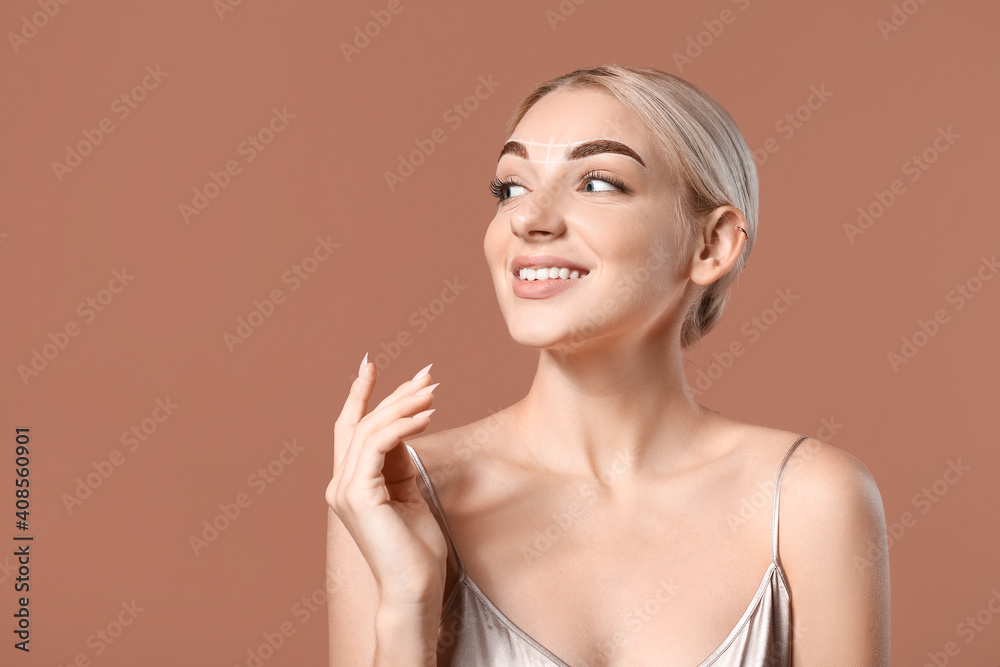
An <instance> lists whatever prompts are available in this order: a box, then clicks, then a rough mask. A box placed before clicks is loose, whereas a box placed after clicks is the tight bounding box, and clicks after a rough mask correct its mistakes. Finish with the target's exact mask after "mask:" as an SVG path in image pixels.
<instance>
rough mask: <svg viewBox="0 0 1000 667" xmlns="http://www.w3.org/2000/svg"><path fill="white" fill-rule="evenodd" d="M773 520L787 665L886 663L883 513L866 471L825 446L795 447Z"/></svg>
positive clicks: (880, 666)
mask: <svg viewBox="0 0 1000 667" xmlns="http://www.w3.org/2000/svg"><path fill="white" fill-rule="evenodd" d="M816 445H818V446H816ZM796 458H799V461H798V462H796V461H795V459H796ZM793 464H795V465H793ZM778 525H779V528H778V557H779V559H780V560H781V565H782V568H783V569H784V570H785V573H786V574H787V575H788V584H789V588H790V593H791V607H792V610H791V615H792V665H793V667H807V666H808V667H812V666H814V665H851V666H852V667H884V666H885V665H889V664H890V657H891V656H890V641H889V548H888V542H887V538H886V524H885V510H884V509H883V506H882V498H881V496H880V494H879V490H878V486H877V485H876V483H875V480H874V479H873V478H872V475H871V473H870V472H869V471H868V468H866V467H865V465H864V464H863V463H862V462H861V461H859V460H858V459H857V458H856V457H854V456H853V455H851V454H850V453H848V452H845V451H843V450H841V449H838V448H836V447H833V446H831V445H828V444H826V443H821V442H818V443H814V444H813V446H810V447H808V448H804V447H800V448H799V451H796V452H795V453H793V454H792V457H791V458H790V459H789V460H788V466H787V467H786V469H785V473H784V477H783V479H782V482H781V496H780V499H779V523H778Z"/></svg>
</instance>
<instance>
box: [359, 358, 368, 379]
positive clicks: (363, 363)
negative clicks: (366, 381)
mask: <svg viewBox="0 0 1000 667" xmlns="http://www.w3.org/2000/svg"><path fill="white" fill-rule="evenodd" d="M366 368H368V353H367V352H365V358H364V359H362V360H361V368H359V369H358V377H361V374H362V373H364V372H365V369H366Z"/></svg>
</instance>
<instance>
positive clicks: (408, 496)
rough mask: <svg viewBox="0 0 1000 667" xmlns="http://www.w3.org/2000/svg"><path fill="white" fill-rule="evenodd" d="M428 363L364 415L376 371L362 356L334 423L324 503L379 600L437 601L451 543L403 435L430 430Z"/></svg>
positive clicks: (400, 603) (403, 604)
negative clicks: (423, 490) (355, 548)
mask: <svg viewBox="0 0 1000 667" xmlns="http://www.w3.org/2000/svg"><path fill="white" fill-rule="evenodd" d="M430 367H431V365H428V366H427V367H425V368H423V369H421V370H420V371H419V372H418V373H417V374H416V375H415V376H414V378H413V379H412V380H410V381H408V382H404V383H403V384H401V385H399V387H397V388H396V391H394V392H393V393H392V394H390V395H389V396H387V397H386V398H385V399H384V400H383V401H382V402H381V403H379V404H378V406H377V407H376V408H375V409H374V410H372V411H371V412H370V413H367V414H366V412H367V409H368V400H369V398H371V395H372V391H373V389H374V387H375V380H376V378H377V376H378V370H377V368H376V367H375V364H373V363H370V362H368V355H367V354H366V355H365V358H364V361H362V362H361V370H360V372H359V374H358V378H357V379H356V380H355V381H354V384H353V385H351V391H350V394H349V395H348V397H347V401H346V402H345V403H344V408H343V410H341V413H340V416H339V417H338V418H337V422H336V424H335V426H334V445H333V453H334V465H333V479H332V481H331V482H330V484H329V485H328V486H327V489H326V501H327V503H328V504H329V505H330V507H331V508H332V509H333V511H334V512H335V513H336V514H337V516H338V517H339V518H340V520H341V521H342V522H343V524H344V526H345V527H346V528H347V530H348V532H349V533H350V534H351V537H353V538H354V541H355V543H357V545H358V548H359V549H360V551H361V553H362V555H363V556H364V557H365V560H366V561H368V565H369V567H370V568H371V570H372V574H373V575H374V577H375V581H376V582H377V583H378V590H379V598H380V601H379V604H380V606H381V605H389V606H392V607H396V608H418V607H420V606H425V607H426V606H428V605H429V606H431V607H433V606H434V605H439V604H441V602H442V596H443V594H444V585H445V576H446V568H447V564H446V563H447V556H448V546H447V542H446V541H445V537H444V534H443V533H442V532H441V528H440V526H439V525H438V523H437V521H436V520H435V518H434V515H433V514H432V513H431V510H430V507H428V505H427V503H426V502H425V501H424V499H423V497H422V496H421V495H420V492H419V490H418V489H417V482H416V476H417V470H416V467H415V466H414V465H413V462H412V460H411V459H410V455H409V453H408V452H407V451H406V449H405V446H404V444H403V442H402V440H401V438H404V437H407V436H411V435H414V434H416V433H419V432H421V431H423V430H424V429H426V428H427V425H428V424H429V423H430V421H429V418H430V413H432V412H434V411H433V410H428V409H427V408H429V407H430V405H431V404H432V403H433V401H434V395H433V393H432V392H433V391H434V388H435V387H436V386H437V384H433V385H431V384H429V383H430V379H431V376H430V373H429V372H428V371H429V370H430Z"/></svg>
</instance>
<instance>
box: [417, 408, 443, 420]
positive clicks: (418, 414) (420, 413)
mask: <svg viewBox="0 0 1000 667" xmlns="http://www.w3.org/2000/svg"><path fill="white" fill-rule="evenodd" d="M436 409H437V408H431V409H430V410H424V411H423V412H418V413H417V414H415V415H413V417H411V419H420V418H421V417H430V416H431V413H432V412H434V411H435V410H436Z"/></svg>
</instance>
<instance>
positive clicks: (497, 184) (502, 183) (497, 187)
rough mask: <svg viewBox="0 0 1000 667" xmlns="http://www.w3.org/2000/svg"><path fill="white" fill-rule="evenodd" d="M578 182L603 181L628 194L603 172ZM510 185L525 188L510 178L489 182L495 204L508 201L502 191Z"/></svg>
mask: <svg viewBox="0 0 1000 667" xmlns="http://www.w3.org/2000/svg"><path fill="white" fill-rule="evenodd" d="M580 180H581V181H583V182H586V181H604V182H605V183H608V184H609V185H613V186H614V187H616V188H618V190H619V191H620V192H622V193H623V194H627V193H628V192H629V190H628V188H626V187H625V184H624V183H623V182H622V181H621V180H620V179H618V178H615V177H614V176H611V175H609V174H605V173H604V172H601V171H598V170H596V169H594V170H591V171H589V172H587V173H586V174H584V176H583V178H581V179H580ZM512 185H517V186H520V187H522V188H523V187H525V186H524V185H522V184H521V183H518V182H517V181H515V180H514V179H512V178H505V179H503V180H500V179H499V178H494V179H493V180H492V181H490V192H491V193H492V194H493V196H494V197H495V198H496V199H497V203H501V202H504V201H506V200H507V199H510V197H504V196H503V193H504V190H506V189H507V188H509V187H510V186H512Z"/></svg>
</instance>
